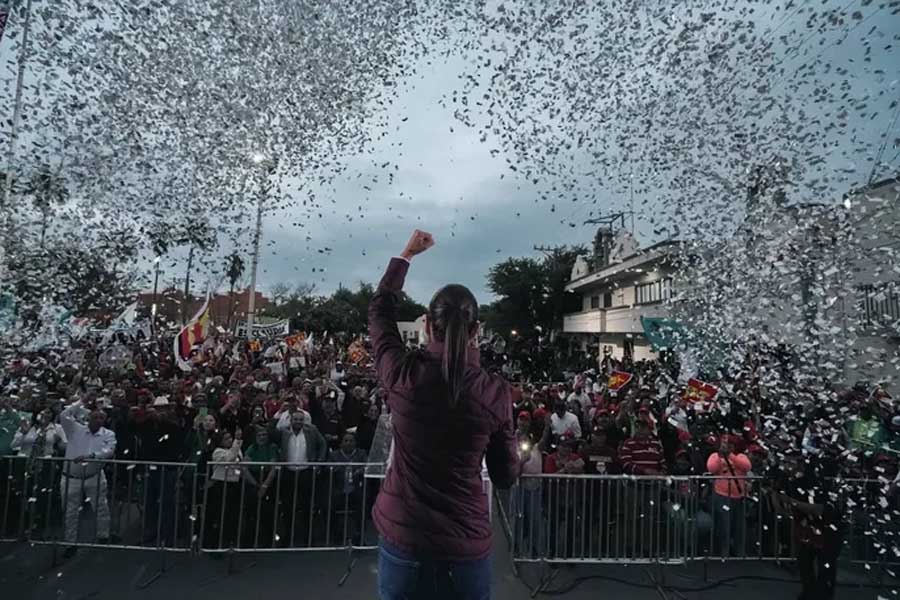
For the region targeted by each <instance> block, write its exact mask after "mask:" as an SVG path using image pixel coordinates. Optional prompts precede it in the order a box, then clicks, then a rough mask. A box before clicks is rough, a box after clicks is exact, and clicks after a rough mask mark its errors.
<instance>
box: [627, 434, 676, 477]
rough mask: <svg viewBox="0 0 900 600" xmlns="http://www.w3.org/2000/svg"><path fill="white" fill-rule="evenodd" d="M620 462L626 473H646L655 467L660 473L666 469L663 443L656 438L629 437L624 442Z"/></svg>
mask: <svg viewBox="0 0 900 600" xmlns="http://www.w3.org/2000/svg"><path fill="white" fill-rule="evenodd" d="M619 462H620V463H622V469H623V470H624V471H625V473H628V474H630V475H644V474H646V470H647V469H654V470H656V471H657V472H659V473H664V472H665V470H666V467H665V463H664V462H663V449H662V444H660V443H659V440H656V439H654V438H644V439H640V438H628V439H627V440H625V441H624V442H622V447H621V448H620V449H619Z"/></svg>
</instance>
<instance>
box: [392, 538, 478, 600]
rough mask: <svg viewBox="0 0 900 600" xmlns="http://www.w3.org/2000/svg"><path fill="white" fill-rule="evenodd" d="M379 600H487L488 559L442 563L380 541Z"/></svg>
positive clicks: (442, 561) (443, 561)
mask: <svg viewBox="0 0 900 600" xmlns="http://www.w3.org/2000/svg"><path fill="white" fill-rule="evenodd" d="M378 597H379V598H380V599H381V600H490V597H491V559H490V557H485V558H482V559H480V560H465V561H445V560H434V559H431V558H427V557H415V556H411V555H409V554H407V553H405V552H403V551H401V550H399V549H397V548H395V547H393V546H391V544H390V543H388V542H386V541H385V540H384V539H381V540H380V541H379V544H378Z"/></svg>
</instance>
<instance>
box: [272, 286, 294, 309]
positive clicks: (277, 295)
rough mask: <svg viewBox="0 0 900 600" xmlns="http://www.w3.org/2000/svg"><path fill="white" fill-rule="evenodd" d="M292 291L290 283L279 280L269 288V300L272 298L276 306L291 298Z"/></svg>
mask: <svg viewBox="0 0 900 600" xmlns="http://www.w3.org/2000/svg"><path fill="white" fill-rule="evenodd" d="M291 292H292V288H291V286H290V285H288V284H287V283H284V282H281V281H279V282H277V283H275V284H273V285H272V287H271V288H269V300H271V301H272V304H274V305H275V306H279V305H280V304H282V303H283V302H286V301H287V300H289V299H290V296H291Z"/></svg>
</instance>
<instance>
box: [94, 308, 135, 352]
mask: <svg viewBox="0 0 900 600" xmlns="http://www.w3.org/2000/svg"><path fill="white" fill-rule="evenodd" d="M137 306H138V303H137V302H133V303H132V304H130V305H129V306H127V307H126V308H125V310H123V311H122V314H120V315H119V316H118V317H116V318H115V319H114V320H113V321H112V323H110V324H109V327H108V328H107V329H106V331H105V332H104V333H103V339H102V340H101V342H100V343H101V345H106V344H108V343H110V342H111V341H112V338H113V336H114V335H115V334H116V333H118V332H120V331H130V330H131V328H132V327H133V326H134V320H135V319H136V318H137Z"/></svg>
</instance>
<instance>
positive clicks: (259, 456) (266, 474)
mask: <svg viewBox="0 0 900 600" xmlns="http://www.w3.org/2000/svg"><path fill="white" fill-rule="evenodd" d="M244 460H245V461H247V462H252V463H277V462H279V461H280V460H281V450H280V449H279V447H278V445H277V444H275V443H272V441H271V440H270V439H269V430H268V428H266V427H264V426H259V427H257V428H256V431H255V432H254V439H253V443H252V444H251V445H250V447H249V448H247V452H246V453H245V454H244ZM277 469H278V467H276V466H266V465H262V464H260V465H253V466H250V467H248V468H247V470H246V477H247V480H248V481H249V482H250V483H251V485H252V486H253V490H252V491H250V490H245V491H244V506H245V507H246V508H245V512H244V514H245V520H244V523H246V525H245V526H244V527H243V530H244V535H243V536H242V537H243V539H242V540H241V543H242V544H243V545H245V546H249V547H251V548H268V547H271V546H272V544H273V542H274V540H275V527H276V520H275V497H276V496H275V494H276V489H275V487H276V480H275V477H276V473H277Z"/></svg>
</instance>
